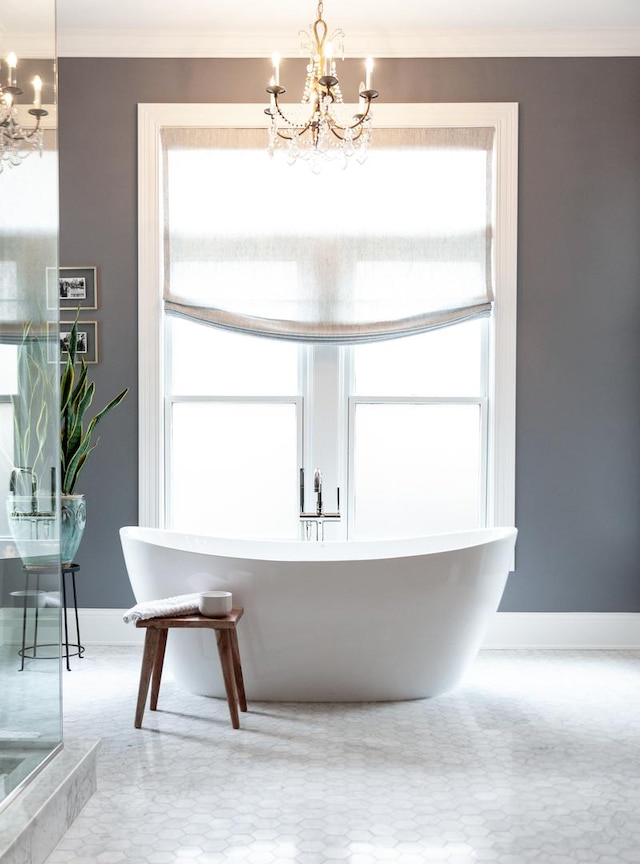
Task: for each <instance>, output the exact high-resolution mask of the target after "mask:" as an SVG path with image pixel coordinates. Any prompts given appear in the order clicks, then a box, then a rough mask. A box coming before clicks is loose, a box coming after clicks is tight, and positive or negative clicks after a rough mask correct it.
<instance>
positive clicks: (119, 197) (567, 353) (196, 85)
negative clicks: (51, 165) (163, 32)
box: [59, 58, 640, 612]
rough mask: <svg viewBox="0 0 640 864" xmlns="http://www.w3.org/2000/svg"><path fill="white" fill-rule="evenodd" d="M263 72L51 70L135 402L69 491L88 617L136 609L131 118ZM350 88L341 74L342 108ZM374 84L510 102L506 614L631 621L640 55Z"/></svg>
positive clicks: (394, 92)
mask: <svg viewBox="0 0 640 864" xmlns="http://www.w3.org/2000/svg"><path fill="white" fill-rule="evenodd" d="M268 75H269V66H268V63H267V61H264V60H261V61H250V60H115V59H113V60H112V59H79V58H74V59H71V58H69V59H61V60H60V65H59V115H60V176H61V180H60V199H61V220H60V233H61V264H62V265H67V266H73V265H83V264H85V265H89V264H90V265H97V267H98V268H99V273H100V283H101V284H100V309H99V311H98V312H97V314H96V318H97V319H98V320H99V321H100V326H101V334H100V335H101V363H100V365H99V366H98V367H96V368H95V378H96V381H97V385H98V396H99V398H100V399H101V400H103V401H105V400H106V399H108V398H110V396H112V395H113V394H115V393H116V392H117V391H118V390H119V389H120V388H121V387H123V386H124V385H129V386H130V387H131V389H132V392H131V394H130V396H129V398H128V400H127V403H126V404H125V405H124V406H121V407H120V408H118V409H117V413H114V414H112V415H111V416H110V417H108V418H107V419H106V420H105V421H104V424H103V430H102V431H103V438H102V441H101V442H100V445H99V448H98V450H97V451H96V453H95V454H94V457H93V459H92V461H91V463H90V464H89V465H88V467H87V469H86V471H85V474H84V478H83V480H82V481H81V484H80V485H81V486H82V491H85V492H86V494H87V498H88V508H89V522H88V526H87V531H86V535H85V538H84V540H83V543H82V546H81V549H80V553H79V556H78V558H79V561H80V563H81V564H82V580H81V583H80V587H79V590H80V605H82V606H86V607H125V606H128V605H130V604H131V603H132V602H133V596H132V594H131V591H130V588H129V584H128V580H127V576H126V572H125V569H124V564H123V560H122V555H121V552H120V547H119V541H118V533H117V532H118V528H119V527H120V526H121V525H124V524H135V522H136V520H137V489H136V486H137V446H138V443H137V403H136V398H137V353H136V352H137V329H136V328H137V306H136V300H137V298H136V279H137V258H136V232H137V225H136V104H137V103H138V102H180V101H193V102H263V101H264V100H265V94H264V86H265V82H266V80H267V78H268ZM358 76H359V72H358V71H357V70H356V69H355V67H354V66H353V65H351V64H349V63H347V70H346V72H345V75H344V76H343V78H344V81H345V92H348V91H349V89H350V88H351V87H353V88H355V86H356V83H357V79H358ZM292 80H293V81H294V82H295V83H298V79H297V78H295V77H294V76H292ZM376 86H377V87H379V88H380V91H381V99H383V100H385V101H397V102H423V101H424V102H428V101H435V102H476V101H480V102H494V101H495V102H518V103H519V104H520V157H519V170H520V186H519V194H520V206H519V226H518V231H519V278H518V304H519V308H518V396H517V398H518V408H517V492H516V520H517V525H518V527H519V529H520V535H519V540H518V551H517V568H516V572H515V573H514V574H512V575H511V577H510V580H509V583H508V587H507V591H506V594H505V597H504V600H503V603H502V607H501V608H502V610H504V611H576V612H578V611H586V612H598V611H623V612H634V611H640V567H639V561H640V554H639V553H640V535H639V531H638V525H639V523H640V482H639V481H640V451H639V446H638V443H639V442H640V386H639V384H640V339H639V338H638V334H639V332H640V291H639V286H640V251H639V250H640V242H639V237H640V59H638V58H615V59H611V58H588V59H581V58H580V59H565V58H561V59H557V58H535V59H533V58H532V59H529V58H527V59H508V58H507V59H480V60H474V59H463V60H418V59H414V60H380V61H378V62H377V65H376ZM291 89H293V87H292V88H291ZM265 138H266V134H265Z"/></svg>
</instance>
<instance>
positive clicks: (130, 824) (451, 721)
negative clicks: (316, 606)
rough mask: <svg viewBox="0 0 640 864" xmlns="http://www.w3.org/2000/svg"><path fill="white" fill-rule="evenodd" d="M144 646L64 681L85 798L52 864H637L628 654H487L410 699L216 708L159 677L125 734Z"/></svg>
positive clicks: (639, 808) (92, 658)
mask: <svg viewBox="0 0 640 864" xmlns="http://www.w3.org/2000/svg"><path fill="white" fill-rule="evenodd" d="M140 658H141V649H138V648H122V647H121V648H99V647H90V648H88V649H87V654H86V656H85V658H84V659H82V660H78V659H77V658H76V660H75V662H74V665H73V670H72V671H71V672H65V674H64V693H65V718H66V720H65V736H66V737H68V738H72V737H78V738H91V737H94V738H95V737H96V736H99V737H100V738H101V739H102V745H101V750H100V754H99V759H98V791H97V793H96V794H95V795H94V796H93V798H92V799H91V800H90V801H89V803H88V804H87V805H86V807H85V808H84V810H83V811H82V813H81V814H80V816H79V818H78V819H77V820H76V822H75V823H74V824H73V825H72V827H71V829H70V830H69V832H68V833H67V835H66V836H65V837H64V838H63V839H62V841H61V842H60V843H59V845H58V846H57V847H56V849H55V850H54V852H53V853H52V854H51V855H50V856H49V859H48V862H47V864H120V862H122V864H174V862H178V864H217V862H229V864H231V862H247V864H325V862H327V864H328V862H346V864H377V862H398V864H427V862H442V864H478V862H496V864H529V862H536V864H579V862H589V864H636V862H640V652H637V651H618V652H615V651H584V652H578V651H571V652H562V651H548V652H545V651H526V652H525V651H522V652H515V651H487V652H483V653H481V655H480V657H479V658H478V660H477V662H476V664H475V665H474V667H473V669H472V671H471V673H470V674H469V675H468V677H467V679H466V681H465V682H464V683H463V685H462V686H460V687H459V689H458V690H457V691H455V692H454V693H450V694H448V695H445V696H441V697H438V698H435V699H428V700H420V701H416V702H396V703H367V704H340V705H336V704H332V705H327V704H284V703H281V704H274V703H252V702H251V694H250V693H248V694H247V696H248V699H249V713H247V714H243V715H242V717H241V722H242V728H241V729H240V730H237V731H234V730H233V729H232V728H231V725H230V723H229V716H228V711H227V706H226V703H225V702H222V701H220V700H212V699H207V698H204V697H198V696H193V695H191V694H189V693H186V692H184V691H183V690H181V689H180V688H179V687H178V686H177V685H176V684H175V683H173V682H172V681H171V678H170V677H169V675H167V677H166V681H163V689H162V692H161V694H160V702H159V708H160V709H161V710H159V711H158V712H157V713H150V712H148V711H147V713H145V717H144V724H143V728H142V729H141V730H136V729H134V727H133V717H134V710H135V697H136V688H137V677H138V672H139V664H140Z"/></svg>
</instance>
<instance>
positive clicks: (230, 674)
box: [135, 606, 247, 729]
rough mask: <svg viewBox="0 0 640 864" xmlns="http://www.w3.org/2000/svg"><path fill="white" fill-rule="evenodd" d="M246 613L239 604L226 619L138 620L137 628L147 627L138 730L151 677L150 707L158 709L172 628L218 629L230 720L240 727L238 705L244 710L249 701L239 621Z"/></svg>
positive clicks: (191, 617) (218, 641)
mask: <svg viewBox="0 0 640 864" xmlns="http://www.w3.org/2000/svg"><path fill="white" fill-rule="evenodd" d="M243 612H244V609H243V608H242V606H239V607H237V608H236V609H232V610H231V612H229V614H228V615H225V616H224V618H205V617H204V616H203V615H183V616H181V617H168V618H147V619H146V620H143V621H136V627H144V628H146V631H147V632H146V634H145V639H144V654H143V656H142V669H141V670H140V687H139V688H138V705H137V707H136V721H135V727H136V729H140V727H141V726H142V716H143V714H144V706H145V704H146V701H147V693H148V692H149V681H150V680H151V700H150V703H149V708H150V709H151V711H155V710H156V708H157V705H158V694H159V692H160V679H161V678H162V666H163V663H164V652H165V648H166V646H167V636H168V633H169V630H170V629H171V628H172V627H182V628H185V627H196V628H200V629H202V628H208V629H209V630H215V631H216V641H217V643H218V653H219V655H220V664H221V666H222V676H223V678H224V689H225V691H226V694H227V702H228V703H229V713H230V714H231V723H232V725H233V728H234V729H239V728H240V719H239V717H238V705H240V710H241V711H246V710H247V700H246V697H245V693H244V681H243V679H242V666H241V665H240V650H239V648H238V634H237V632H236V624H237V622H238V621H239V620H240V618H241V617H242V613H243ZM152 673H153V677H152Z"/></svg>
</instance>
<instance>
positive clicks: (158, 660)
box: [149, 629, 169, 711]
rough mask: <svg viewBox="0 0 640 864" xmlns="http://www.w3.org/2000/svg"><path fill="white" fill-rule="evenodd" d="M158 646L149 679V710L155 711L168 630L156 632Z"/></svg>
mask: <svg viewBox="0 0 640 864" xmlns="http://www.w3.org/2000/svg"><path fill="white" fill-rule="evenodd" d="M158 634H159V635H158V645H157V647H156V655H155V660H154V663H153V677H152V679H151V700H150V702H149V708H150V709H151V710H152V711H155V710H156V708H157V707H158V696H159V694H160V680H161V678H162V667H163V666H164V652H165V648H166V647H167V636H168V635H169V630H168V629H165V630H159V631H158Z"/></svg>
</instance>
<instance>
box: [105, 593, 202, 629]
mask: <svg viewBox="0 0 640 864" xmlns="http://www.w3.org/2000/svg"><path fill="white" fill-rule="evenodd" d="M198 597H199V595H198V594H178V595H177V596H176V597H165V598H164V599H163V600H148V601H147V602H145V603H136V605H135V606H132V607H131V609H129V610H128V611H127V612H125V614H124V615H123V616H122V620H123V621H124V622H125V624H130V623H131V622H135V621H140V620H142V619H146V618H165V617H167V616H168V615H193V614H194V613H195V612H197V611H198Z"/></svg>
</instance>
